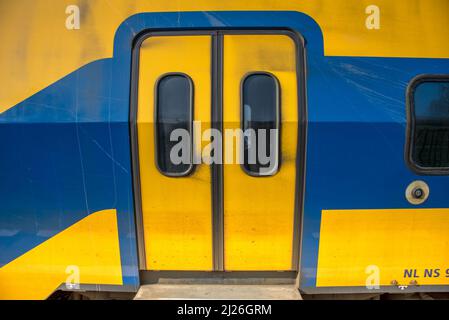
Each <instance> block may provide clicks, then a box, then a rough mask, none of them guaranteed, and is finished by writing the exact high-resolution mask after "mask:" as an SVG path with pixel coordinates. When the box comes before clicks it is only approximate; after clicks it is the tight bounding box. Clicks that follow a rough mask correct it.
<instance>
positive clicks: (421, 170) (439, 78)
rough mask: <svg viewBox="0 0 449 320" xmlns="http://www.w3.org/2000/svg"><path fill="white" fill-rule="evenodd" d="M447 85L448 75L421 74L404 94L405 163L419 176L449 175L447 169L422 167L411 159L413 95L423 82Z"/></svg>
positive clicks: (413, 123) (413, 127)
mask: <svg viewBox="0 0 449 320" xmlns="http://www.w3.org/2000/svg"><path fill="white" fill-rule="evenodd" d="M444 81H447V82H448V83H449V74H421V75H418V76H416V77H414V78H413V79H412V80H410V82H409V84H408V86H407V92H406V110H407V126H406V127H407V129H406V143H405V155H404V156H405V162H406V163H407V165H408V167H409V168H410V169H411V170H412V171H413V172H415V173H416V174H419V175H449V167H422V166H420V165H419V164H417V163H416V162H415V161H414V159H413V150H414V142H415V141H414V140H415V139H414V136H415V127H416V116H415V104H414V95H415V91H416V88H417V87H418V86H419V85H420V84H421V83H424V82H444Z"/></svg>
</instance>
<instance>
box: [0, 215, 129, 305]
mask: <svg viewBox="0 0 449 320" xmlns="http://www.w3.org/2000/svg"><path fill="white" fill-rule="evenodd" d="M74 267H77V268H78V270H79V283H81V284H111V285H121V284H123V281H122V266H121V262H120V247H119V237H118V228H117V214H116V211H115V209H110V210H103V211H98V212H95V213H92V214H91V215H89V216H87V217H86V218H84V219H82V220H80V221H79V222H77V223H75V224H74V225H72V226H70V227H68V228H67V229H65V230H64V231H62V232H60V233H58V234H57V235H55V236H53V237H52V238H50V239H48V240H47V241H45V242H43V243H41V244H40V245H38V246H37V247H35V248H33V249H31V250H30V251H28V252H26V253H24V254H23V255H21V256H20V257H18V258H17V259H15V260H13V261H11V262H10V263H8V264H6V265H4V266H3V267H2V268H0V299H45V298H47V297H48V296H49V295H50V294H51V293H52V292H54V291H55V290H56V289H57V288H58V287H59V286H60V285H61V284H64V283H66V281H67V279H68V277H69V276H70V273H68V272H69V271H70V272H71V270H74Z"/></svg>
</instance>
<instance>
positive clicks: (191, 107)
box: [153, 72, 195, 178]
mask: <svg viewBox="0 0 449 320" xmlns="http://www.w3.org/2000/svg"><path fill="white" fill-rule="evenodd" d="M169 76H182V77H183V78H185V79H187V81H188V83H189V87H190V88H189V89H190V90H189V91H190V99H189V115H190V118H189V121H188V131H189V134H190V165H189V167H188V169H187V170H185V171H184V172H176V173H170V172H166V171H164V170H162V168H161V167H160V166H159V161H158V159H159V147H158V146H159V145H158V139H159V130H158V120H159V118H158V110H159V103H158V102H159V94H158V93H159V90H158V89H159V84H160V82H161V81H162V80H163V79H165V78H166V77H169ZM194 92H195V90H194V84H193V80H192V78H191V77H190V76H189V75H188V74H186V73H183V72H167V73H164V74H162V75H160V76H159V77H158V78H157V79H156V82H155V84H154V107H153V109H154V110H153V113H154V114H153V119H154V120H153V121H154V129H153V130H154V162H155V165H156V168H157V170H158V171H159V172H160V173H161V174H162V175H164V176H167V177H170V178H182V177H188V176H190V175H191V174H192V173H193V172H194V170H195V164H194V163H193V152H194V150H195V149H194V146H193V120H194Z"/></svg>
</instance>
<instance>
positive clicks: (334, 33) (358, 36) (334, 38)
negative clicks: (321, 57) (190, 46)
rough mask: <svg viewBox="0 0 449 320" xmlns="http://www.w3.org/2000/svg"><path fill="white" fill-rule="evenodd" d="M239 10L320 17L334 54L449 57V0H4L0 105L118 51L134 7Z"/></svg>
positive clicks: (0, 109)
mask: <svg viewBox="0 0 449 320" xmlns="http://www.w3.org/2000/svg"><path fill="white" fill-rule="evenodd" d="M373 4H375V5H377V6H378V7H379V9H380V29H378V30H369V29H367V28H366V26H365V20H366V18H367V17H368V15H367V14H366V13H365V9H366V7H367V6H369V5H373ZM69 5H78V6H79V8H80V15H81V25H80V29H79V30H68V29H66V27H65V23H66V19H67V17H68V15H67V14H65V10H66V7H67V6H69ZM233 10H235V11H245V10H248V11H263V10H269V11H298V12H303V13H305V14H306V15H309V16H310V17H311V18H312V19H314V20H315V21H316V22H317V23H318V24H319V26H320V28H321V30H322V32H323V38H324V51H325V55H328V56H372V57H422V58H449V41H447V35H448V34H449V20H448V19H447V13H448V12H449V1H447V0H395V1H392V0H376V1H375V2H373V1H372V0H307V1H305V0H267V1H260V0H245V1H241V0H226V1H223V0H195V1H185V0H174V1H148V0H114V1H109V0H58V1H55V0H15V1H0V15H1V19H0V38H1V39H2V45H1V47H0V70H2V72H1V73H0V88H2V90H0V102H1V104H0V112H3V111H5V110H7V109H9V108H10V107H12V106H14V105H15V104H17V103H19V102H20V101H22V100H24V99H25V98H27V97H29V96H31V95H32V94H34V93H36V92H38V91H40V90H42V89H43V88H45V87H46V86H48V85H50V84H51V83H53V82H54V81H56V80H58V79H60V78H62V77H63V76H65V75H67V74H68V73H70V72H72V71H74V70H76V69H78V68H80V67H81V66H83V65H85V64H87V63H89V62H92V61H94V60H98V59H103V58H108V57H111V56H112V52H113V44H114V43H113V42H114V35H115V32H116V30H117V28H118V27H119V25H120V24H121V23H123V21H125V20H126V19H127V18H128V17H130V16H132V15H134V14H137V13H141V12H177V11H233ZM261 25H263V22H261ZM192 27H193V26H192ZM135 31H136V32H137V30H135ZM18 35H20V36H18Z"/></svg>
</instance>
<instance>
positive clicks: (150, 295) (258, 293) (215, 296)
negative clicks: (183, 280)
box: [134, 284, 302, 300]
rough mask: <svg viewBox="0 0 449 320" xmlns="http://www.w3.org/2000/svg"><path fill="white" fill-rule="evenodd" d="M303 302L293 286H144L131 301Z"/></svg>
mask: <svg viewBox="0 0 449 320" xmlns="http://www.w3.org/2000/svg"><path fill="white" fill-rule="evenodd" d="M199 299H200V300H302V297H301V294H300V293H299V290H298V288H296V286H295V285H292V284H290V285H234V284H147V285H143V286H141V287H140V289H139V291H138V292H137V294H136V296H135V297H134V300H199Z"/></svg>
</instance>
